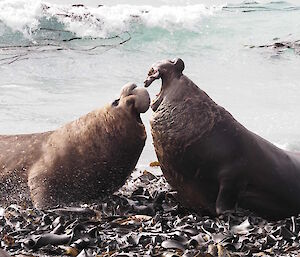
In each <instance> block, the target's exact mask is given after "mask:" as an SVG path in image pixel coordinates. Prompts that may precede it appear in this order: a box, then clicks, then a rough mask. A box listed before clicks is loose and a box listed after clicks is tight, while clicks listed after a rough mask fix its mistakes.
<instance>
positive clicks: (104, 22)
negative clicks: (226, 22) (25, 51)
mask: <svg viewBox="0 0 300 257" xmlns="http://www.w3.org/2000/svg"><path fill="white" fill-rule="evenodd" d="M221 8H222V6H211V7H206V6H205V5H203V4H196V5H186V6H167V5H165V6H160V7H153V6H137V5H115V6H102V7H98V8H92V7H85V6H70V5H57V4H49V3H42V2H40V1H39V0H4V1H2V2H0V19H1V21H2V22H3V23H4V24H5V25H6V26H8V27H10V28H11V29H12V30H13V31H16V30H18V31H21V32H23V33H24V32H26V33H28V32H29V33H30V31H32V30H33V29H36V28H37V26H38V24H39V20H40V18H41V17H43V16H44V17H46V18H51V17H56V18H57V20H58V21H59V22H61V23H63V24H64V25H65V28H66V29H67V30H70V31H71V32H74V33H76V34H77V35H78V36H92V37H105V36H108V35H111V34H117V33H121V32H124V31H128V30H130V28H131V26H132V25H134V24H141V25H144V26H147V27H161V28H164V29H167V30H171V31H173V30H177V29H187V30H197V28H198V27H199V26H201V20H202V18H203V17H205V16H210V15H213V14H214V13H215V12H217V11H218V10H220V9H221Z"/></svg>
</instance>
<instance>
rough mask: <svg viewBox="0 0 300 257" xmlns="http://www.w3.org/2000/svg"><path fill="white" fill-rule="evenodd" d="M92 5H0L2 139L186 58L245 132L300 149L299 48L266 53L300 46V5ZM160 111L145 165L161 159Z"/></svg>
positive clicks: (51, 123) (60, 118)
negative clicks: (160, 64) (165, 62)
mask: <svg viewBox="0 0 300 257" xmlns="http://www.w3.org/2000/svg"><path fill="white" fill-rule="evenodd" d="M83 2H84V3H85V6H81V5H80V4H81V2H78V1H75V0H74V1H73V0H65V1H59V0H52V1H49V0H48V2H43V1H39V0H0V107H1V108H0V134H16V133H32V132H41V131H46V130H52V129H55V128H57V127H59V126H61V125H63V124H65V123H66V122H69V121H71V120H74V119H76V118H78V117H79V116H81V115H84V114H85V113H87V112H89V111H91V110H93V109H94V108H98V107H100V106H103V105H105V104H106V103H108V102H111V101H113V100H114V98H115V97H116V96H118V94H119V90H120V88H121V87H122V86H123V85H124V84H125V83H127V82H135V83H137V85H139V86H143V81H144V79H145V78H146V75H147V73H148V70H149V68H150V66H151V64H152V63H154V62H156V61H158V60H161V59H165V58H174V57H180V58H182V59H183V60H184V62H185V65H186V69H185V71H184V72H185V74H186V75H187V76H189V77H190V78H191V79H192V80H193V81H194V82H195V83H196V84H197V85H198V86H199V87H201V88H202V89H203V90H205V91H206V92H207V93H208V94H209V95H210V96H211V97H212V98H213V99H214V100H215V101H216V102H217V103H218V104H220V105H222V106H223V107H225V108H226V109H227V110H228V111H229V112H231V113H232V114H233V115H234V117H235V118H236V119H237V120H238V121H240V122H241V123H242V124H243V125H244V126H246V127H247V128H249V129H250V130H252V131H254V132H255V133H257V134H259V135H261V136H263V137H264V138H266V139H268V140H270V141H271V142H273V143H275V144H277V145H279V146H281V147H283V148H286V149H290V150H299V151H300V55H299V53H300V52H299V51H298V50H299V49H297V44H296V48H295V49H294V47H293V46H295V44H294V45H292V47H289V48H287V47H284V48H280V49H275V48H274V47H256V46H262V45H272V44H274V43H276V42H277V43H278V42H295V41H297V40H300V4H297V1H290V2H284V1H272V2H271V1H244V2H241V1H237V0H232V1H226V2H225V1H223V0H218V1H208V0H207V1H201V3H199V2H200V1H188V0H178V1H169V0H159V1H151V2H150V1H137V0H136V1H132V0H131V1H130V0H129V1H117V0H113V1H108V0H105V1H101V4H102V5H103V6H102V5H101V6H99V1H95V0H90V1H83ZM211 2H214V3H213V4H212V3H211ZM74 4H77V5H76V6H72V5H74ZM78 4H79V5H78ZM159 87H160V82H159V81H157V82H155V83H153V85H152V86H151V87H150V88H149V92H150V94H151V97H152V98H154V97H155V94H156V93H158V92H159ZM151 115H152V111H151V110H149V111H148V112H147V113H146V114H144V115H142V119H143V121H144V124H145V125H146V128H147V132H148V139H147V143H146V147H145V149H144V151H143V153H142V156H141V158H140V160H139V165H140V166H146V165H148V163H149V162H150V161H154V160H155V159H156V157H155V153H154V150H153V146H152V139H151V134H150V128H149V119H150V117H151Z"/></svg>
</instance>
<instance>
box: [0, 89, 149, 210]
mask: <svg viewBox="0 0 300 257" xmlns="http://www.w3.org/2000/svg"><path fill="white" fill-rule="evenodd" d="M149 105H150V97H149V94H148V92H147V90H146V89H144V88H137V86H136V85H135V84H126V85H125V86H124V87H123V88H122V90H121V94H120V98H119V99H117V100H115V101H114V102H113V103H112V104H110V105H107V106H105V107H104V108H100V109H97V110H94V111H92V112H90V113H88V114H87V115H85V116H83V117H81V118H79V119H78V120H75V121H73V122H70V123H68V124H66V125H64V126H62V127H61V128H59V129H57V130H55V131H49V132H45V133H37V134H28V135H9V136H7V135H6V136H4V135H3V136H0V167H2V170H1V172H0V193H1V196H2V197H1V200H0V203H1V204H2V205H3V204H7V203H11V202H18V203H20V202H22V201H23V200H26V202H28V200H29V201H30V200H32V202H33V205H34V206H35V207H36V208H42V209H44V208H49V207H53V206H57V205H71V204H72V203H79V202H91V201H92V200H95V199H98V198H99V197H101V196H105V195H107V194H110V193H112V192H113V191H115V190H116V189H118V188H119V187H121V186H122V185H123V184H124V183H125V181H126V179H127V177H128V176H129V174H130V172H131V171H132V170H133V169H134V167H135V165H136V163H137V161H138V158H139V156H140V154H141V152H142V150H143V147H144V145H145V140H146V132H145V127H144V125H143V123H142V120H141V118H140V113H144V112H146V111H147V110H148V108H149ZM3 196H4V197H3Z"/></svg>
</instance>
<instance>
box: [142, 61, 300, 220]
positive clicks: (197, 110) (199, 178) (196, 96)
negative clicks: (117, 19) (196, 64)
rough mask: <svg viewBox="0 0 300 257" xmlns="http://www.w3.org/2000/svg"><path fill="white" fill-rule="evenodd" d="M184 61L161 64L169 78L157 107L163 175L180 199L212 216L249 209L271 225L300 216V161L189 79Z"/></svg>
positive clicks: (155, 73)
mask: <svg viewBox="0 0 300 257" xmlns="http://www.w3.org/2000/svg"><path fill="white" fill-rule="evenodd" d="M183 70H184V62H183V61H182V60H181V59H175V60H173V61H169V60H164V61H161V62H158V63H156V64H154V65H153V66H152V68H151V70H150V71H149V74H148V78H147V79H146V81H145V86H146V87H148V86H149V85H150V84H151V83H152V82H153V81H154V80H155V79H159V78H161V79H162V86H161V91H160V93H159V94H158V96H157V98H156V99H155V101H154V103H153V104H152V106H151V107H152V109H153V111H154V115H153V118H152V120H151V127H152V136H153V141H154V146H155V150H156V154H157V157H158V159H159V162H160V164H161V169H162V171H163V174H164V176H165V177H166V179H167V181H168V182H169V183H170V184H171V186H172V187H173V188H175V189H176V190H177V191H178V195H179V197H180V198H181V199H182V200H183V201H184V202H185V203H186V204H187V205H188V206H190V207H192V208H194V209H196V210H200V211H201V210H202V211H203V210H207V211H209V212H210V213H211V214H222V213H224V212H225V211H230V210H234V208H235V207H242V208H245V209H249V210H252V211H255V212H256V213H257V214H259V215H262V216H264V217H266V218H270V219H278V218H282V217H286V216H289V215H294V214H297V213H300V155H299V154H297V153H292V152H287V151H284V150H281V149H279V148H278V147H276V146H275V145H273V144H271V143H270V142H268V141H266V140H265V139H263V138H261V137H260V136H258V135H256V134H254V133H252V132H251V131H249V130H247V129H246V128H245V127H244V126H242V125H241V124H240V123H239V122H237V121H236V120H235V119H234V118H233V117H232V116H231V114H230V113H229V112H227V111H226V110H225V109H224V108H222V107H221V106H219V105H217V104H216V103H215V102H214V101H213V100H212V99H211V98H209V97H208V95H207V94H206V93H205V92H204V91H202V90H201V89H199V88H198V87H197V86H196V85H195V84H194V83H193V82H192V81H191V80H190V79H189V78H188V77H186V76H185V75H183V74H182V71H183Z"/></svg>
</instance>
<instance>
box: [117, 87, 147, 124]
mask: <svg viewBox="0 0 300 257" xmlns="http://www.w3.org/2000/svg"><path fill="white" fill-rule="evenodd" d="M112 106H114V107H121V108H126V109H128V110H129V111H130V112H132V113H133V114H135V115H136V117H137V120H138V121H139V122H141V118H140V113H144V112H146V111H147V110H148V109H149V106H150V96H149V93H148V91H147V90H146V89H145V88H138V87H137V86H136V84H133V83H127V84H125V85H124V86H123V87H122V89H121V93H120V97H119V98H118V99H116V100H115V101H114V102H113V103H112Z"/></svg>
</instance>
